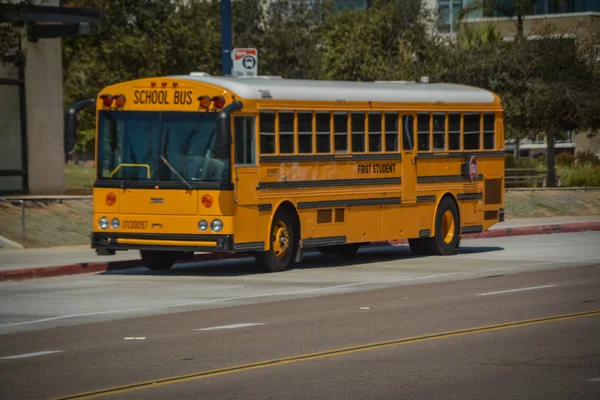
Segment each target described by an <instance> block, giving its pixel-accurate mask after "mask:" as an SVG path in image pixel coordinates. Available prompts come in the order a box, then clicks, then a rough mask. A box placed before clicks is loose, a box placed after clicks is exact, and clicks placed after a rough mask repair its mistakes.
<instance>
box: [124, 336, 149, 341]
mask: <svg viewBox="0 0 600 400" xmlns="http://www.w3.org/2000/svg"><path fill="white" fill-rule="evenodd" d="M146 339H147V338H146V337H144V336H139V337H137V336H128V337H126V338H124V339H123V340H146Z"/></svg>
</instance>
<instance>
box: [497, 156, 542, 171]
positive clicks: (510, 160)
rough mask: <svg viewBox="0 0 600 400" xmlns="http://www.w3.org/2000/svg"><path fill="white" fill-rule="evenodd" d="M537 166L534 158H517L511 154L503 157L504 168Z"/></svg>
mask: <svg viewBox="0 0 600 400" xmlns="http://www.w3.org/2000/svg"><path fill="white" fill-rule="evenodd" d="M537 166H538V164H537V162H536V161H535V160H531V159H529V158H526V157H521V158H519V159H518V160H517V159H516V158H515V156H514V155H512V154H507V155H506V156H505V157H504V167H505V168H536V167H537Z"/></svg>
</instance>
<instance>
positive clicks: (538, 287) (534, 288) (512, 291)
mask: <svg viewBox="0 0 600 400" xmlns="http://www.w3.org/2000/svg"><path fill="white" fill-rule="evenodd" d="M555 286H556V285H546V286H532V287H526V288H521V289H511V290H502V291H500V292H488V293H478V294H477V296H490V295H492V294H504V293H514V292H523V291H525V290H537V289H545V288H551V287H555Z"/></svg>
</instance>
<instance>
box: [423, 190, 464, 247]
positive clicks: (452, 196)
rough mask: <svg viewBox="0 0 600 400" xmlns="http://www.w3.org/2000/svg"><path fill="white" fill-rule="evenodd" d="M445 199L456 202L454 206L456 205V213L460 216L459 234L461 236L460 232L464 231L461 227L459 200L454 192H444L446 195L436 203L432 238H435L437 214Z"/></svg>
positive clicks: (432, 222)
mask: <svg viewBox="0 0 600 400" xmlns="http://www.w3.org/2000/svg"><path fill="white" fill-rule="evenodd" d="M445 198H449V199H451V200H452V201H453V202H454V204H455V205H456V213H457V214H458V221H457V223H458V232H459V235H460V232H461V230H462V229H461V225H460V205H459V204H458V200H457V199H456V196H455V195H454V193H452V192H444V194H443V195H441V196H440V198H439V199H438V200H437V201H436V203H435V210H434V211H433V218H432V221H431V227H432V229H431V235H430V237H434V236H435V218H436V216H437V212H438V209H439V207H440V204H441V203H442V201H444V199H445Z"/></svg>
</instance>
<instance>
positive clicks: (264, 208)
mask: <svg viewBox="0 0 600 400" xmlns="http://www.w3.org/2000/svg"><path fill="white" fill-rule="evenodd" d="M272 209H273V205H272V204H259V205H258V211H271V210H272Z"/></svg>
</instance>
